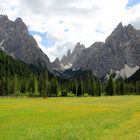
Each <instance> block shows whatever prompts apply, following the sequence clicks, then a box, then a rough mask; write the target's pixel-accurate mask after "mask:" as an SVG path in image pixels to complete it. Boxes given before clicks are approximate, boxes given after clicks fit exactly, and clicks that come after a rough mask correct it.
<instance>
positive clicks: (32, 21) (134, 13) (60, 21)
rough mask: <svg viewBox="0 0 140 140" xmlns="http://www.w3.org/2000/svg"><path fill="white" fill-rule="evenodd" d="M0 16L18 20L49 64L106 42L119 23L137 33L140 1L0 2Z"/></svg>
mask: <svg viewBox="0 0 140 140" xmlns="http://www.w3.org/2000/svg"><path fill="white" fill-rule="evenodd" d="M0 14H4V15H7V16H8V17H9V19H11V20H15V19H16V18H17V17H21V18H22V20H23V21H24V22H25V24H26V25H27V26H28V29H29V33H30V34H31V35H33V36H34V38H35V39H36V41H37V43H38V45H39V47H40V48H41V49H42V50H43V51H44V52H45V53H46V54H47V55H48V56H49V58H50V60H51V61H53V60H54V59H55V58H56V57H58V58H60V59H61V58H62V56H63V55H64V54H66V52H67V51H68V50H69V49H71V50H72V49H73V48H74V46H75V45H76V43H77V42H80V43H81V44H84V45H85V47H90V45H92V44H93V43H94V42H96V41H105V39H106V37H107V36H109V34H110V33H111V32H112V31H113V29H114V28H115V27H116V26H117V25H118V24H119V23H120V22H122V23H123V25H128V24H132V25H133V26H134V27H135V28H136V29H140V0H0Z"/></svg>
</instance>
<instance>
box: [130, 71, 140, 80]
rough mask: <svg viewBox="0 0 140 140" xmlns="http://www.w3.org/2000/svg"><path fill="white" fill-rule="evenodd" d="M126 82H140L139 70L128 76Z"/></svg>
mask: <svg viewBox="0 0 140 140" xmlns="http://www.w3.org/2000/svg"><path fill="white" fill-rule="evenodd" d="M128 81H140V69H138V70H137V71H136V72H135V73H134V74H133V75H132V76H130V77H129V78H128Z"/></svg>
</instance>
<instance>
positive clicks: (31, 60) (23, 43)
mask: <svg viewBox="0 0 140 140" xmlns="http://www.w3.org/2000/svg"><path fill="white" fill-rule="evenodd" d="M0 47H1V48H2V49H3V50H4V51H5V52H7V53H8V54H10V55H12V56H13V57H15V58H17V59H20V60H22V61H24V62H26V63H28V64H33V65H35V66H37V67H39V68H42V69H47V70H48V71H50V72H51V73H53V70H52V67H51V63H50V61H49V58H48V57H47V55H46V54H44V53H43V51H42V50H41V49H40V48H39V47H38V45H37V42H36V41H35V39H34V38H33V37H32V36H31V35H30V34H29V32H28V29H27V26H26V25H25V23H24V22H23V21H22V19H21V18H17V19H16V20H15V21H10V20H9V19H8V17H7V16H4V15H1V16H0Z"/></svg>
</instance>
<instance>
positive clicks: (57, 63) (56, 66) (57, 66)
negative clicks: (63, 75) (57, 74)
mask: <svg viewBox="0 0 140 140" xmlns="http://www.w3.org/2000/svg"><path fill="white" fill-rule="evenodd" d="M52 67H53V69H54V70H57V71H59V70H61V62H60V60H59V58H56V59H55V60H54V61H53V62H52Z"/></svg>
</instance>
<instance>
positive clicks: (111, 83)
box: [0, 51, 140, 97]
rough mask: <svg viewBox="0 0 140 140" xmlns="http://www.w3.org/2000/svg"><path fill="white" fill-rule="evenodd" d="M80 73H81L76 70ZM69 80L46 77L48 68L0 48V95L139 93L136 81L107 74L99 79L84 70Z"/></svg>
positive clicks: (43, 95) (38, 95)
mask: <svg viewBox="0 0 140 140" xmlns="http://www.w3.org/2000/svg"><path fill="white" fill-rule="evenodd" d="M80 75H82V73H80ZM83 75H84V76H83V77H82V76H80V77H76V78H73V79H69V80H66V79H61V78H59V77H56V76H50V74H49V73H48V71H46V70H39V69H38V68H36V67H34V66H32V67H30V66H29V65H27V64H25V63H23V62H21V61H19V60H16V59H14V58H12V57H11V56H9V55H7V54H6V53H4V52H3V51H0V96H9V95H13V96H19V95H20V96H21V95H26V96H32V97H56V96H103V95H110V96H113V95H126V94H127V95H133V94H137V95H139V94H140V81H127V80H123V79H117V80H114V79H113V76H112V75H111V76H110V78H109V79H108V80H106V81H100V80H99V79H97V78H95V77H94V76H92V73H91V72H90V71H89V72H86V75H85V74H83Z"/></svg>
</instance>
